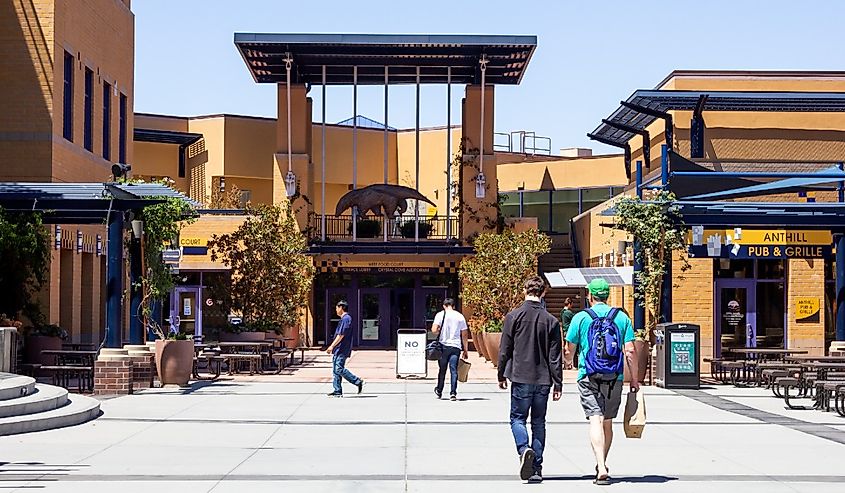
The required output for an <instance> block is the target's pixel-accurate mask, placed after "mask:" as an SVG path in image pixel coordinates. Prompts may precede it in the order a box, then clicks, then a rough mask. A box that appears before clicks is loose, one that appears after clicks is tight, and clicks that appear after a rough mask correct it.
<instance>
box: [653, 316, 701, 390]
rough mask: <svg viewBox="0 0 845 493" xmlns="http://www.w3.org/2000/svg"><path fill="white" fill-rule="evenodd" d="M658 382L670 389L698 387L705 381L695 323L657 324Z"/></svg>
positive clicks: (698, 336) (656, 380) (655, 380)
mask: <svg viewBox="0 0 845 493" xmlns="http://www.w3.org/2000/svg"><path fill="white" fill-rule="evenodd" d="M655 333H656V334H657V344H656V349H657V361H656V371H655V373H656V376H655V379H654V383H655V384H656V385H657V386H658V387H664V388H667V389H698V388H699V387H700V385H701V362H700V349H699V348H700V346H701V345H700V334H701V328H700V327H699V326H698V325H695V324H687V323H663V324H657V329H656V330H655Z"/></svg>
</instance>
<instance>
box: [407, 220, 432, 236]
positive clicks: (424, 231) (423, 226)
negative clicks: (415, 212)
mask: <svg viewBox="0 0 845 493" xmlns="http://www.w3.org/2000/svg"><path fill="white" fill-rule="evenodd" d="M414 224H415V222H414V221H406V222H404V223H402V226H400V227H399V232H400V233H401V234H402V238H415V233H416V232H415V229H416V228H415V227H414ZM432 229H434V226H432V225H431V223H428V222H423V221H420V226H419V237H420V238H428V235H430V234H431V230H432Z"/></svg>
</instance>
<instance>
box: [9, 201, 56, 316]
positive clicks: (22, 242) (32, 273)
mask: <svg viewBox="0 0 845 493" xmlns="http://www.w3.org/2000/svg"><path fill="white" fill-rule="evenodd" d="M49 241H50V236H49V234H48V232H47V228H45V227H44V224H43V223H42V221H41V215H40V214H38V213H36V212H26V213H18V212H14V213H13V212H8V211H4V210H3V209H2V208H0V313H5V314H7V315H8V316H9V317H11V318H12V319H14V318H16V317H19V316H20V315H21V314H23V315H26V316H27V317H28V318H30V319H31V320H32V321H33V322H34V323H41V322H43V320H41V319H42V315H41V312H40V311H39V308H38V304H37V303H36V302H35V296H36V295H37V294H38V292H39V291H40V290H41V287H42V285H43V284H44V282H45V281H46V280H47V274H48V273H49V270H50V243H49Z"/></svg>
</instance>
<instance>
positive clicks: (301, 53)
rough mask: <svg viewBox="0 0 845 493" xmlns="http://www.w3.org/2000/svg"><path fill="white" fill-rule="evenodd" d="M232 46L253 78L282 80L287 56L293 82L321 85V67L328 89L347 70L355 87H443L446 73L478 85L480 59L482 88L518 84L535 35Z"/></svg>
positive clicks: (253, 41)
mask: <svg viewBox="0 0 845 493" xmlns="http://www.w3.org/2000/svg"><path fill="white" fill-rule="evenodd" d="M235 46H236V47H237V48H238V51H239V52H240V54H241V56H242V57H243V59H244V62H245V63H246V65H247V67H248V68H249V71H250V73H251V74H252V77H253V79H255V81H256V82H260V83H278V82H285V80H286V68H285V57H286V54H288V53H289V54H290V56H291V58H292V60H293V65H292V67H291V78H292V79H293V82H294V83H299V84H304V83H307V84H322V80H323V75H322V74H323V67H325V69H326V83H327V84H329V85H351V84H352V83H353V67H358V81H357V82H358V84H378V85H382V84H384V72H385V67H388V74H389V79H388V80H389V83H390V84H410V83H415V82H416V76H417V69H418V68H419V72H420V83H421V84H445V83H446V81H447V69H451V81H452V82H453V83H456V84H480V83H481V68H480V63H479V62H480V60H481V58H482V57H483V56H486V58H487V60H488V64H487V71H486V83H487V84H511V85H513V84H519V83H520V82H521V81H522V77H523V75H524V74H525V70H526V68H527V67H528V62H529V61H530V60H531V56H532V55H533V53H534V50H535V49H536V48H537V37H536V36H492V35H452V34H269V33H235Z"/></svg>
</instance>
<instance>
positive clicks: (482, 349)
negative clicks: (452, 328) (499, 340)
mask: <svg viewBox="0 0 845 493" xmlns="http://www.w3.org/2000/svg"><path fill="white" fill-rule="evenodd" d="M484 336H485V334H484V332H476V333H475V334H473V335H472V339H473V342H474V343H475V348H476V350H477V351H478V354H480V355H481V357H482V358H484V359H485V360H487V361H490V356H488V355H487V343H486V342H485V341H484V339H485V337H484Z"/></svg>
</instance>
